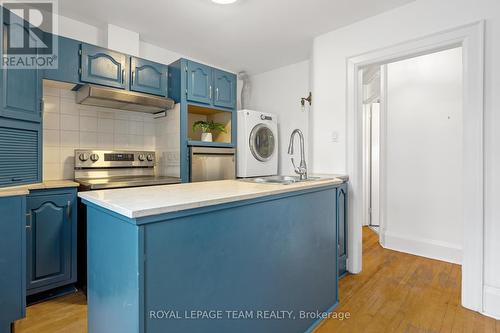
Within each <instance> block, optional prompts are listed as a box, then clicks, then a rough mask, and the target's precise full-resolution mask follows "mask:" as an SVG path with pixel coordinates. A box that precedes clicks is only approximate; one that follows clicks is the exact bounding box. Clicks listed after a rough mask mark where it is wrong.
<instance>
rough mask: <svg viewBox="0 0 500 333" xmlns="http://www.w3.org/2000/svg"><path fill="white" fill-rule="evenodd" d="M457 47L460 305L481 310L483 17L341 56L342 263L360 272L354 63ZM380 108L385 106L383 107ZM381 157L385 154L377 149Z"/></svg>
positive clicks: (359, 135) (358, 94)
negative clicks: (345, 201)
mask: <svg viewBox="0 0 500 333" xmlns="http://www.w3.org/2000/svg"><path fill="white" fill-rule="evenodd" d="M460 46H461V47H462V50H463V51H462V52H463V80H464V84H463V86H464V88H463V149H464V154H463V156H464V157H463V173H464V174H463V181H464V188H463V191H464V192H463V193H464V195H465V194H467V196H466V199H465V200H464V207H463V216H464V219H463V220H464V226H463V228H464V232H463V234H464V243H463V260H462V305H463V306H464V307H467V308H469V309H472V310H475V311H480V312H482V311H483V284H484V283H483V275H484V274H483V273H484V272H483V270H484V267H483V260H484V259H483V256H484V253H483V252H484V249H483V243H484V235H483V229H484V151H483V150H484V148H483V141H484V136H483V119H484V118H483V117H484V107H483V103H484V101H483V100H484V95H483V84H484V83H483V80H484V79H483V77H484V21H480V22H476V23H472V24H469V25H465V26H461V27H457V28H455V29H451V30H447V31H444V32H441V33H437V34H433V35H430V36H427V37H423V38H419V39H416V40H411V41H408V42H404V43H401V44H397V45H394V46H391V47H387V48H384V49H380V50H376V51H373V52H369V53H365V54H362V55H358V56H354V57H352V58H349V59H347V170H348V174H349V179H350V193H349V200H350V202H349V237H348V246H349V248H348V251H349V252H348V253H349V260H348V264H347V268H348V270H349V271H350V272H352V273H359V272H361V267H362V235H361V232H362V225H363V218H364V216H363V207H365V202H364V200H366V199H365V198H366V194H365V193H364V190H365V189H364V188H363V119H362V118H363V117H362V111H363V109H362V108H363V96H362V89H361V88H362V73H361V71H360V69H363V68H364V67H366V66H370V65H383V64H387V63H390V62H395V61H399V60H404V59H408V58H413V57H416V56H420V55H425V54H430V53H434V52H438V51H442V50H446V49H450V48H453V47H460ZM383 113H384V114H385V112H383ZM383 124H385V121H384V117H382V118H381V133H380V134H381V138H380V139H381V147H384V146H385V141H386V138H385V126H384V125H383ZM381 153H382V155H381V163H382V161H383V160H384V159H385V156H384V154H385V153H383V152H381ZM381 170H382V172H381V175H380V184H381V190H380V219H381V222H382V221H383V220H384V216H385V211H386V209H385V207H386V194H385V183H386V175H385V174H384V170H385V167H383V164H382V165H381Z"/></svg>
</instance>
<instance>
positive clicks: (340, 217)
mask: <svg viewBox="0 0 500 333" xmlns="http://www.w3.org/2000/svg"><path fill="white" fill-rule="evenodd" d="M347 205H348V193H347V183H344V184H342V185H341V186H339V187H338V188H337V222H338V224H337V225H338V228H339V230H338V261H339V263H338V267H339V276H342V275H344V274H345V273H347Z"/></svg>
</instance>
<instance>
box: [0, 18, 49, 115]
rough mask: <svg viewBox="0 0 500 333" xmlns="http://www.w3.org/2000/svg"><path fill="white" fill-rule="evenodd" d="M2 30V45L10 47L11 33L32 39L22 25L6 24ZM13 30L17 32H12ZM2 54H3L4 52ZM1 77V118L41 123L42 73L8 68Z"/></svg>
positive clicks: (0, 72)
mask: <svg viewBox="0 0 500 333" xmlns="http://www.w3.org/2000/svg"><path fill="white" fill-rule="evenodd" d="M2 29H3V31H2V37H3V43H2V45H8V43H9V40H8V38H9V37H8V36H10V35H11V33H13V34H17V33H22V34H23V35H24V36H25V37H24V38H25V39H26V40H29V39H30V38H31V37H30V35H29V33H28V31H26V29H25V28H24V27H23V26H22V25H18V24H15V23H12V24H5V23H4V25H3V27H2ZM13 29H15V30H16V31H17V32H16V31H12V32H11V30H13ZM0 47H1V46H0ZM1 52H2V53H3V50H2V51H1ZM0 76H1V77H0V91H1V102H0V103H1V106H0V116H3V117H5V118H11V119H18V120H27V121H32V122H37V123H39V122H40V121H41V104H42V99H41V90H42V83H41V80H40V78H41V76H40V71H39V70H38V69H36V68H33V69H18V68H8V69H1V70H0Z"/></svg>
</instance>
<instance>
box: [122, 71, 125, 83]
mask: <svg viewBox="0 0 500 333" xmlns="http://www.w3.org/2000/svg"><path fill="white" fill-rule="evenodd" d="M123 83H125V69H122V84H123Z"/></svg>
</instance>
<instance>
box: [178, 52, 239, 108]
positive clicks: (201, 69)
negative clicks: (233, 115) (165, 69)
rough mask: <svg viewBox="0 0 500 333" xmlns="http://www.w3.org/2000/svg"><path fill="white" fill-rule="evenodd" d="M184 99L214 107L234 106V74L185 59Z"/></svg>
mask: <svg viewBox="0 0 500 333" xmlns="http://www.w3.org/2000/svg"><path fill="white" fill-rule="evenodd" d="M186 74H187V79H186V82H187V89H186V99H187V100H188V101H190V102H197V103H202V104H207V105H209V106H214V107H222V108H228V109H233V108H235V107H236V75H234V74H231V73H228V72H224V71H221V70H219V69H215V68H212V67H209V66H206V65H202V64H199V63H196V62H193V61H189V60H188V61H187V65H186Z"/></svg>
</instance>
